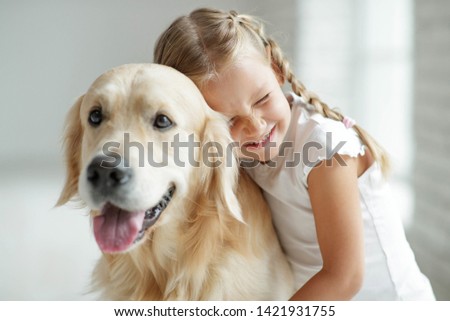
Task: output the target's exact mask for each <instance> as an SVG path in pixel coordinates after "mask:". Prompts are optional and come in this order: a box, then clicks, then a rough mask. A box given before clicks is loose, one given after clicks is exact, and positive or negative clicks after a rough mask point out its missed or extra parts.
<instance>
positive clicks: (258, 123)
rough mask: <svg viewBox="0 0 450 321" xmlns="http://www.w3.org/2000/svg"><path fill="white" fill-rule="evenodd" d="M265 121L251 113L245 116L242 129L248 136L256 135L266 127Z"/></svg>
mask: <svg viewBox="0 0 450 321" xmlns="http://www.w3.org/2000/svg"><path fill="white" fill-rule="evenodd" d="M266 125H267V124H266V121H265V120H264V118H262V117H258V116H256V115H251V116H249V117H248V118H247V122H246V124H245V127H244V130H245V132H246V134H247V135H249V136H257V135H261V134H263V132H264V130H265V129H266Z"/></svg>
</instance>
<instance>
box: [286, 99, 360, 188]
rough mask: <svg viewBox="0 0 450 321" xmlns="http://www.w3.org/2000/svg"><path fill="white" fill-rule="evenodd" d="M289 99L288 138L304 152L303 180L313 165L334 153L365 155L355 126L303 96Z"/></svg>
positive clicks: (297, 148) (296, 148)
mask: <svg viewBox="0 0 450 321" xmlns="http://www.w3.org/2000/svg"><path fill="white" fill-rule="evenodd" d="M288 100H289V98H288ZM290 101H292V103H291V113H292V118H291V124H290V130H289V135H287V137H286V138H287V139H289V140H291V141H292V143H293V146H294V150H295V152H297V153H300V154H301V159H302V167H303V170H302V177H301V180H302V181H303V182H304V183H306V181H307V176H308V174H309V172H310V171H311V169H312V168H314V167H315V166H316V165H317V164H318V163H319V162H321V161H323V160H326V159H331V158H332V157H333V156H334V155H335V154H340V155H348V156H350V157H357V156H359V155H364V150H365V147H364V145H363V143H362V142H361V140H360V138H359V136H358V134H357V133H356V131H355V130H354V129H353V128H347V127H346V126H345V124H344V123H343V122H341V121H337V120H333V119H330V118H327V117H324V116H323V115H322V114H320V113H318V112H316V111H315V108H314V106H312V105H310V104H307V103H305V101H303V99H302V98H301V97H298V96H294V98H293V99H292V100H290Z"/></svg>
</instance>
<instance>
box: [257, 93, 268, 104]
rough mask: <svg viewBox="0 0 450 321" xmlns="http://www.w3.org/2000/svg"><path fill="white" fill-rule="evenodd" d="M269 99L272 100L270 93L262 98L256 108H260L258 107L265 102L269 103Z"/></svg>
mask: <svg viewBox="0 0 450 321" xmlns="http://www.w3.org/2000/svg"><path fill="white" fill-rule="evenodd" d="M269 98H270V93H267V94H266V95H264V97H262V98H261V99H259V100H258V101H257V102H256V103H255V104H254V106H258V105H262V104H264V103H265V102H267V101H268V100H269Z"/></svg>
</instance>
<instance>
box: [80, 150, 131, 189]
mask: <svg viewBox="0 0 450 321" xmlns="http://www.w3.org/2000/svg"><path fill="white" fill-rule="evenodd" d="M131 176H132V171H131V168H128V167H124V166H123V164H122V163H120V162H111V159H110V158H109V157H107V156H97V157H95V158H94V159H93V160H92V162H91V163H90V164H89V166H88V168H87V179H88V181H89V182H90V183H91V184H92V185H93V186H94V187H119V186H121V185H125V184H127V183H128V182H129V180H130V179H131Z"/></svg>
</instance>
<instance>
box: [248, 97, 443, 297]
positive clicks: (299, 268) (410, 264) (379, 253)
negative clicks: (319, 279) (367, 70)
mask: <svg viewBox="0 0 450 321" xmlns="http://www.w3.org/2000/svg"><path fill="white" fill-rule="evenodd" d="M291 113H292V116H291V117H292V118H291V123H290V126H289V129H288V132H287V134H286V137H285V140H284V146H285V148H284V149H282V151H281V152H280V155H279V156H278V157H276V158H275V159H273V162H271V163H268V164H259V163H258V164H256V165H255V164H253V165H255V166H249V167H247V168H246V171H247V172H248V173H249V174H250V176H251V177H252V178H253V179H254V180H255V182H256V183H257V184H258V185H259V186H260V187H261V188H262V189H263V191H264V196H265V198H266V200H267V201H268V203H269V205H270V208H271V210H272V213H273V214H272V215H273V222H274V225H275V228H276V230H277V233H278V236H279V239H280V242H281V245H282V247H283V248H284V250H285V252H286V255H287V257H288V259H289V262H290V264H291V266H292V268H293V271H294V274H295V281H296V286H297V288H300V287H302V286H303V285H304V284H305V283H306V281H308V280H309V279H310V278H311V277H312V276H313V275H314V274H316V273H317V272H318V271H319V270H320V269H321V267H322V257H321V254H320V249H319V244H318V241H317V236H316V227H315V223H314V215H313V212H312V208H311V201H310V198H309V193H308V186H307V177H308V174H309V173H310V171H311V169H313V168H314V166H315V165H316V164H317V163H318V162H320V161H322V160H324V159H330V158H331V157H332V156H333V155H334V154H336V153H338V154H341V155H349V156H352V157H356V156H358V155H363V154H364V146H363V145H362V143H361V141H360V139H359V137H358V136H357V134H356V132H355V131H354V130H353V129H351V128H350V129H347V128H346V127H345V125H344V124H343V123H342V122H338V121H334V120H332V119H329V118H325V117H323V116H322V115H320V114H318V113H315V112H314V111H313V108H312V106H309V105H307V104H305V103H304V102H303V101H302V99H301V98H300V97H298V96H295V95H294V102H293V103H292V111H291ZM358 186H359V191H360V203H361V213H362V217H363V223H364V243H365V275H364V281H363V285H362V288H361V290H360V291H359V292H358V294H357V295H356V296H355V297H354V298H353V299H354V300H434V299H435V298H434V294H433V291H432V288H431V286H430V283H429V281H428V279H427V278H426V277H425V276H424V275H423V274H422V273H421V272H420V270H419V268H418V266H417V263H416V261H415V258H414V254H413V252H412V250H411V248H410V246H409V244H408V242H407V240H406V238H405V233H404V230H403V226H402V222H401V218H400V215H399V214H398V213H395V212H394V211H393V210H392V209H391V206H390V205H389V203H390V192H389V186H388V184H387V182H386V181H385V179H384V178H383V175H382V173H381V170H380V167H379V165H378V163H374V164H373V165H372V166H371V167H369V168H368V169H367V170H366V172H365V173H364V174H362V175H361V176H360V177H359V178H358Z"/></svg>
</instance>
